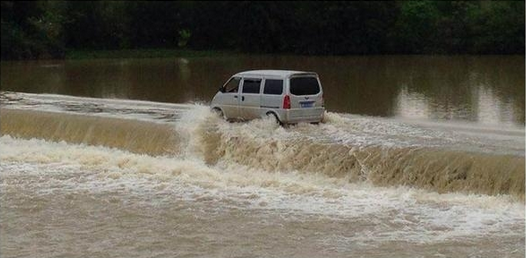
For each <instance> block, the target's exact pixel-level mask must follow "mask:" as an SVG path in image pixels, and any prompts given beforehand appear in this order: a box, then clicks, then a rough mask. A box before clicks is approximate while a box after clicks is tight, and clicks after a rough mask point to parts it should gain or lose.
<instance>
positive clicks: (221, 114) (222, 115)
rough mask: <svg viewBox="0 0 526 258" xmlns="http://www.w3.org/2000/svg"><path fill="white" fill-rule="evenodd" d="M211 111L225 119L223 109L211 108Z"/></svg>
mask: <svg viewBox="0 0 526 258" xmlns="http://www.w3.org/2000/svg"><path fill="white" fill-rule="evenodd" d="M212 112H213V113H214V114H216V115H217V116H218V117H220V118H221V119H223V120H226V118H225V113H223V110H221V109H220V108H213V109H212Z"/></svg>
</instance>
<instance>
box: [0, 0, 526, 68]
mask: <svg viewBox="0 0 526 258" xmlns="http://www.w3.org/2000/svg"><path fill="white" fill-rule="evenodd" d="M1 8H2V32H1V33H2V34H1V38H2V59H3V60H6V59H35V58H63V57H64V56H65V52H66V50H78V49H84V50H86V49H88V50H113V49H141V48H169V49H174V48H184V49H194V50H205V49H206V50H233V51H242V52H249V53H294V54H309V55H326V54H330V55H345V54H358V55H362V54H524V25H525V24H524V1H385V2H384V1H363V2H360V1H358V2H320V1H317V2H223V1H214V2H198V1H195V2H194V1H189V2H186V1H183V2H181V1H179V2H154V1H35V2H24V1H2V6H1Z"/></svg>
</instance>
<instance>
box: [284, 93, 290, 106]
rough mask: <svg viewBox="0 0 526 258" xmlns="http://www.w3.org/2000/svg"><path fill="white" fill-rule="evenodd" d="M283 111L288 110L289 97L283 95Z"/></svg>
mask: <svg viewBox="0 0 526 258" xmlns="http://www.w3.org/2000/svg"><path fill="white" fill-rule="evenodd" d="M283 109H290V97H289V95H285V97H284V98H283Z"/></svg>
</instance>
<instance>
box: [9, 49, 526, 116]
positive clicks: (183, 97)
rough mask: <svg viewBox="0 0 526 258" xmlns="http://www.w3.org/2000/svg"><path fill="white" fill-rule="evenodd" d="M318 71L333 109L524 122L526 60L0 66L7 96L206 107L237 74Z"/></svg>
mask: <svg viewBox="0 0 526 258" xmlns="http://www.w3.org/2000/svg"><path fill="white" fill-rule="evenodd" d="M251 69H289V70H301V71H314V72H317V73H318V74H319V75H320V77H321V81H322V84H323V87H324V91H325V94H324V98H325V103H326V106H327V108H328V109H329V110H330V111H333V112H344V113H351V114H360V115H369V116H381V117H402V118H409V119H431V120H453V121H470V122H476V123H481V124H491V125H499V126H503V125H512V126H523V125H524V95H525V92H524V85H525V81H524V70H525V66H524V56H372V57H371V56H359V57H302V56H252V55H249V56H244V55H239V56H219V57H199V58H164V59H97V60H78V61H77V60H72V61H34V62H33V61H31V62H27V61H24V62H2V64H1V74H2V77H1V88H2V90H4V91H19V92H31V93H56V94H64V95H73V96H85V97H96V98H119V99H140V100H150V101H159V102H169V103H185V102H189V101H191V102H195V101H202V102H209V101H210V100H211V99H212V97H213V95H214V94H215V93H216V92H217V89H218V88H219V87H220V86H221V85H222V84H223V83H224V82H225V81H226V80H227V79H228V78H229V77H230V76H231V75H233V74H235V73H237V72H241V71H244V70H251Z"/></svg>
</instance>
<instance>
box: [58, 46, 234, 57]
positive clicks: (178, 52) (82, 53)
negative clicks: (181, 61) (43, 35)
mask: <svg viewBox="0 0 526 258" xmlns="http://www.w3.org/2000/svg"><path fill="white" fill-rule="evenodd" d="M235 54H239V52H235V51H221V50H188V49H166V48H160V49H154V48H152V49H118V50H68V51H66V55H65V59H69V60H79V59H98V58H101V59H102V58H104V59H105V58H112V59H115V58H161V57H206V56H214V57H217V56H231V55H235Z"/></svg>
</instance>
